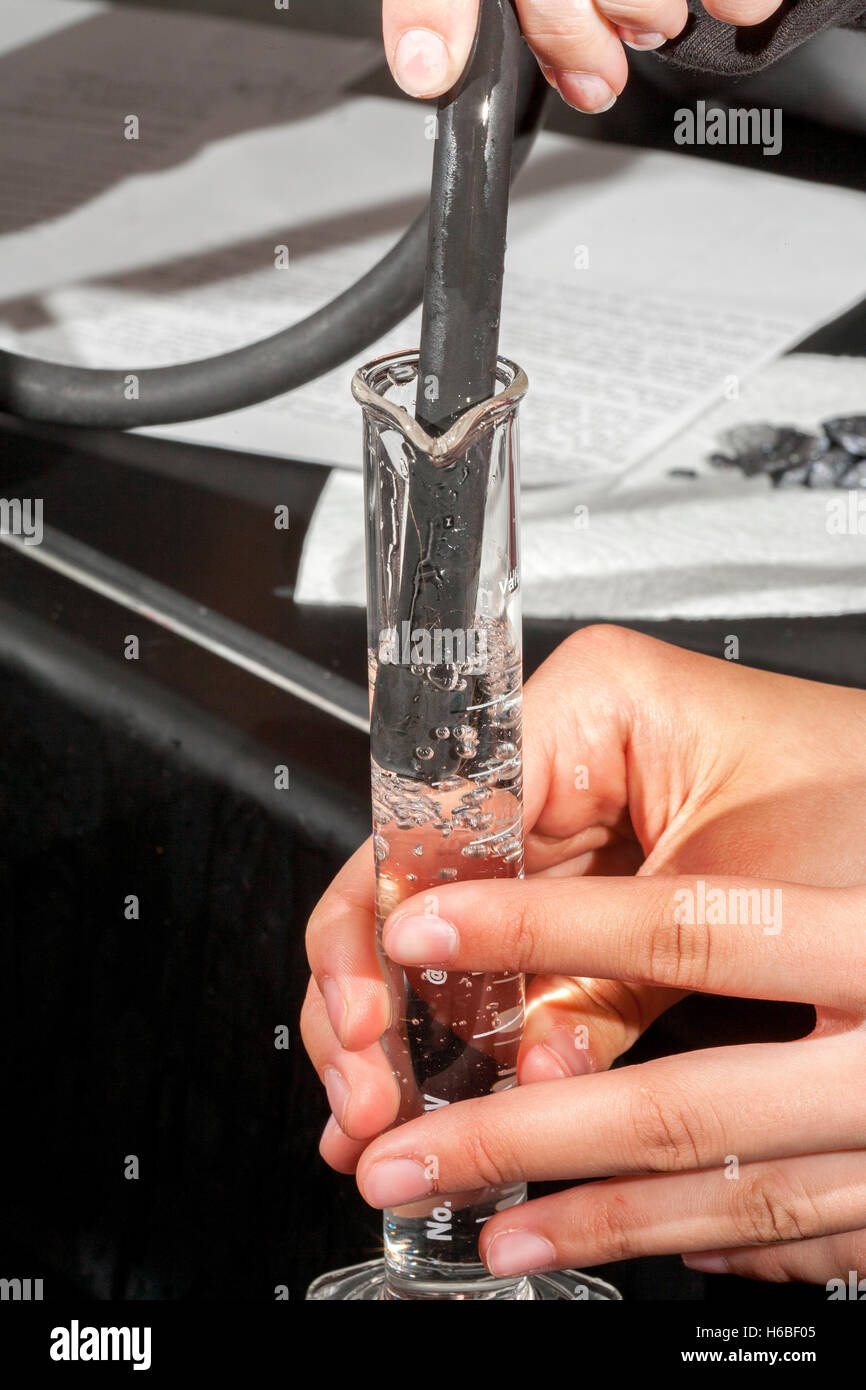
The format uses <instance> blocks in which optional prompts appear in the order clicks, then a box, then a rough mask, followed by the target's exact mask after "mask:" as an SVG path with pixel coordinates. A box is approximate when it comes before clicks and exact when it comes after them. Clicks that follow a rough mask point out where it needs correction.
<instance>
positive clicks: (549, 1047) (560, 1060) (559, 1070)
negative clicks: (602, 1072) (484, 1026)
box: [520, 1028, 592, 1085]
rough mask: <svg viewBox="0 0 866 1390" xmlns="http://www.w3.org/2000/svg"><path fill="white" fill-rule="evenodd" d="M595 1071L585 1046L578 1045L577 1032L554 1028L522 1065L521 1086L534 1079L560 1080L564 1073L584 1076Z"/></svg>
mask: <svg viewBox="0 0 866 1390" xmlns="http://www.w3.org/2000/svg"><path fill="white" fill-rule="evenodd" d="M589 1071H592V1063H591V1062H590V1059H589V1054H588V1053H587V1050H586V1048H582V1047H578V1046H577V1040H576V1037H575V1034H574V1033H572V1032H570V1031H569V1030H568V1029H567V1028H553V1029H552V1030H551V1031H550V1032H549V1033H548V1035H547V1037H546V1038H545V1039H544V1042H540V1043H536V1044H535V1046H534V1047H531V1048H530V1049H529V1051H528V1052H527V1054H526V1056H525V1057H524V1059H523V1061H522V1063H521V1065H520V1081H521V1084H522V1085H526V1084H527V1083H530V1082H533V1081H557V1080H559V1081H561V1080H562V1078H563V1077H564V1076H584V1075H585V1074H586V1073H587V1072H589Z"/></svg>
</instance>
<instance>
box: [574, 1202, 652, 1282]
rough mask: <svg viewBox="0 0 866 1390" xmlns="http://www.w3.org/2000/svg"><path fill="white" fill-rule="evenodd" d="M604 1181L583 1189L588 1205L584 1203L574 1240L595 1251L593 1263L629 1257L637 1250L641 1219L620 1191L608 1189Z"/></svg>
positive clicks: (581, 1207) (583, 1247)
mask: <svg viewBox="0 0 866 1390" xmlns="http://www.w3.org/2000/svg"><path fill="white" fill-rule="evenodd" d="M605 1187H606V1184H605V1183H597V1184H596V1183H592V1184H587V1186H586V1187H584V1188H583V1195H584V1196H585V1198H586V1199H587V1200H586V1204H585V1205H584V1204H583V1203H581V1205H580V1209H579V1216H578V1217H577V1222H576V1225H575V1230H574V1239H575V1243H576V1244H578V1245H579V1246H580V1247H581V1249H587V1250H591V1251H592V1262H593V1263H599V1264H605V1263H607V1262H608V1261H614V1260H627V1259H629V1258H630V1256H631V1255H632V1254H633V1252H634V1248H635V1232H636V1231H637V1229H638V1228H639V1226H640V1220H639V1218H638V1215H637V1213H636V1212H635V1210H634V1208H633V1207H632V1205H631V1203H630V1202H629V1201H628V1199H627V1198H626V1197H624V1196H623V1195H622V1194H621V1193H614V1192H606V1191H605Z"/></svg>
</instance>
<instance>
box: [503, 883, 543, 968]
mask: <svg viewBox="0 0 866 1390" xmlns="http://www.w3.org/2000/svg"><path fill="white" fill-rule="evenodd" d="M544 933H545V909H544V906H543V904H542V903H541V902H540V901H539V900H538V899H535V900H533V899H530V898H527V899H524V900H523V901H522V902H520V903H519V904H518V906H517V907H516V908H510V909H508V910H507V911H505V912H504V913H503V914H502V918H501V919H500V920H499V921H498V922H497V937H498V939H499V941H500V942H501V946H502V959H503V960H507V961H509V962H511V963H512V964H513V965H514V967H515V969H516V968H518V967H519V968H522V969H529V968H531V967H532V966H533V965H534V963H535V962H537V961H538V959H539V957H538V954H537V953H538V948H539V945H540V943H541V941H542V938H543V936H544Z"/></svg>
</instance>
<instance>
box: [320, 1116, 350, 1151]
mask: <svg viewBox="0 0 866 1390" xmlns="http://www.w3.org/2000/svg"><path fill="white" fill-rule="evenodd" d="M340 1138H342V1139H345V1138H346V1135H345V1133H344V1132H343V1130H342V1129H340V1126H339V1125H338V1124H337V1121H336V1120H335V1119H334V1117H333V1115H329V1116H328V1123H327V1124H326V1125H325V1128H324V1129H323V1130H322V1137H321V1139H320V1140H319V1148H321V1146H322V1145H323V1144H324V1143H325V1141H326V1140H328V1139H340Z"/></svg>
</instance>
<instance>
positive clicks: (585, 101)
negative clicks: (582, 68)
mask: <svg viewBox="0 0 866 1390" xmlns="http://www.w3.org/2000/svg"><path fill="white" fill-rule="evenodd" d="M556 85H557V87H558V88H559V90H560V92H561V93H562V95H563V96H564V97H565V100H566V101H567V102H568V104H569V106H577V107H579V108H580V109H581V110H582V111H584V112H586V113H587V114H588V115H592V116H600V115H601V113H602V112H603V111H609V110H610V108H611V107H612V106H613V104H614V102H615V101H616V93H615V92H614V90H613V88H612V87H609V86H608V84H607V83H606V82H605V80H604V78H603V77H597V76H596V75H595V73H592V72H562V71H561V70H560V69H557V73H556Z"/></svg>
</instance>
